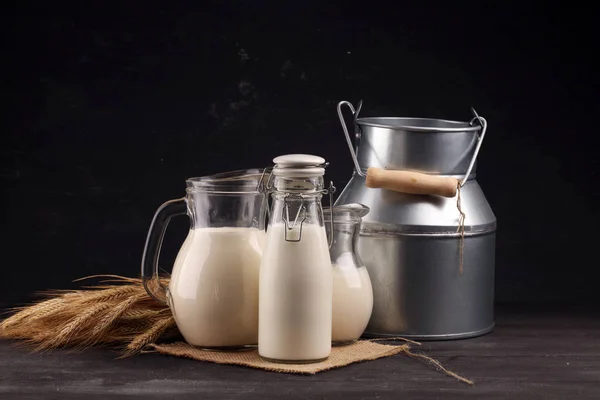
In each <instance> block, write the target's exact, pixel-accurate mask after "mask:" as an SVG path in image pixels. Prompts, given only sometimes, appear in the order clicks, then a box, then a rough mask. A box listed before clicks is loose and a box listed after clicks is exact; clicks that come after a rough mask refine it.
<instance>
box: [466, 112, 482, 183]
mask: <svg viewBox="0 0 600 400" xmlns="http://www.w3.org/2000/svg"><path fill="white" fill-rule="evenodd" d="M471 112H472V113H473V116H474V117H473V119H472V120H471V122H470V123H469V125H473V122H475V121H477V122H479V125H481V134H479V135H477V147H475V151H474V152H473V158H471V162H470V163H469V168H467V173H466V174H465V176H464V177H463V178H462V179H461V180H460V187H463V186H464V184H465V183H467V181H468V180H469V176H471V171H472V170H473V167H474V166H475V161H476V160H477V155H478V154H479V149H481V144H482V143H483V138H484V137H485V131H487V121H486V119H485V118H483V117H480V116H479V114H477V111H475V109H474V108H473V107H471Z"/></svg>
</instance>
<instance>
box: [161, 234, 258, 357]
mask: <svg viewBox="0 0 600 400" xmlns="http://www.w3.org/2000/svg"><path fill="white" fill-rule="evenodd" d="M264 240H265V232H264V231H262V230H258V229H252V228H201V229H192V230H190V232H189V234H188V236H187V238H186V240H185V242H184V244H183V246H182V247H181V250H180V251H179V254H178V255H177V259H176V260H175V265H174V267H173V274H172V276H171V282H170V284H169V293H170V299H169V300H170V301H169V303H170V307H171V310H172V312H173V315H174V317H175V322H176V323H177V327H178V328H179V331H180V332H181V334H182V335H183V337H184V338H185V340H186V341H187V342H188V343H189V344H191V345H194V346H200V347H228V346H243V345H252V344H257V343H258V279H259V270H260V260H261V254H262V246H263V244H264Z"/></svg>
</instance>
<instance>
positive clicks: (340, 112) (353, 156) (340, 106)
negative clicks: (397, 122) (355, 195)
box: [337, 101, 366, 178]
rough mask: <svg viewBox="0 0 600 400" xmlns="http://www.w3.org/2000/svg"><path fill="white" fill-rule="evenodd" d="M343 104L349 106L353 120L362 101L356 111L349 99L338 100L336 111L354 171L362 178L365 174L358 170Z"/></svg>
mask: <svg viewBox="0 0 600 400" xmlns="http://www.w3.org/2000/svg"><path fill="white" fill-rule="evenodd" d="M343 105H347V106H348V108H350V111H352V115H353V117H354V120H355V121H356V117H357V115H358V112H360V108H361V106H362V101H361V102H360V103H359V105H358V112H356V111H354V106H353V105H352V103H350V102H349V101H340V102H339V103H338V105H337V112H338V117H339V118H340V123H341V124H342V129H344V134H345V135H346V143H348V148H349V149H350V154H351V155H352V161H354V168H355V169H356V173H357V174H358V175H360V176H362V177H363V178H364V177H365V176H366V175H365V174H364V173H363V172H362V171H361V170H360V165H359V164H358V159H357V158H356V152H355V151H354V146H353V145H352V139H350V134H349V133H348V128H347V127H346V121H344V116H343V115H342V106H343ZM357 147H358V146H357Z"/></svg>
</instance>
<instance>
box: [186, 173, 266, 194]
mask: <svg viewBox="0 0 600 400" xmlns="http://www.w3.org/2000/svg"><path fill="white" fill-rule="evenodd" d="M267 178H268V174H266V173H265V168H249V169H238V170H233V171H226V172H218V173H216V174H212V175H205V176H199V177H192V178H188V179H186V180H185V182H186V185H187V188H186V191H187V192H196V191H202V192H210V193H229V194H251V193H254V194H256V193H262V192H261V190H260V182H261V181H263V180H265V179H267Z"/></svg>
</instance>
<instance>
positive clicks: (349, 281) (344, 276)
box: [323, 203, 373, 346]
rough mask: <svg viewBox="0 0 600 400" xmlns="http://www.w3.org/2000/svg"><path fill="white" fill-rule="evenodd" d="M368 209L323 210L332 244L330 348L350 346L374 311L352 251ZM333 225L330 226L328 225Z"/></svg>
mask: <svg viewBox="0 0 600 400" xmlns="http://www.w3.org/2000/svg"><path fill="white" fill-rule="evenodd" d="M368 212H369V207H367V206H365V205H362V204H358V203H354V204H347V205H343V206H335V207H333V212H332V209H331V208H329V207H328V208H325V209H324V210H323V214H324V219H325V228H326V229H327V235H328V237H329V238H333V243H332V245H331V248H330V249H329V254H330V257H331V266H332V272H333V317H332V318H333V319H332V330H331V337H332V342H333V345H334V346H336V345H344V344H350V343H352V342H354V341H356V340H357V339H358V338H360V336H361V335H362V334H363V332H364V331H365V328H366V327H367V324H368V323H369V319H370V318H371V312H372V311H373V288H372V287H371V279H370V278H369V272H368V271H367V268H366V267H365V265H364V264H363V262H362V260H361V259H360V257H359V256H358V254H357V253H356V250H355V246H356V243H357V241H358V235H359V231H360V223H361V221H362V220H361V218H362V217H364V216H365V215H367V213H368ZM331 221H333V225H331V223H330V222H331Z"/></svg>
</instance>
